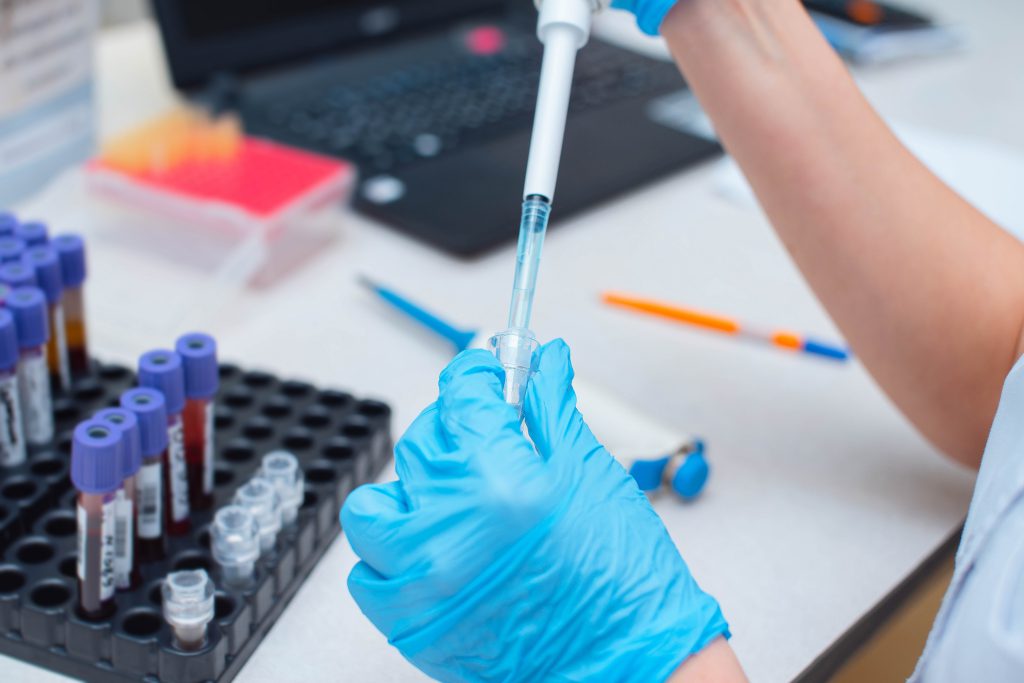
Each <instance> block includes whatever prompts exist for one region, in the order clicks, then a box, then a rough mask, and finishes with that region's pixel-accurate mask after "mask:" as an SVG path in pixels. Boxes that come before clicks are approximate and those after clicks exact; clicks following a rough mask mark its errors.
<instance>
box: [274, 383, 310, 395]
mask: <svg viewBox="0 0 1024 683" xmlns="http://www.w3.org/2000/svg"><path fill="white" fill-rule="evenodd" d="M312 392H313V385H311V384H307V383H306V382H297V381H295V380H288V381H287V382H285V383H283V384H282V385H281V393H282V394H284V395H285V396H290V397H291V398H301V397H303V396H308V395H309V394H311V393H312Z"/></svg>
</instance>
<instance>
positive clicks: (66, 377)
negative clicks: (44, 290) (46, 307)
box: [53, 304, 71, 391]
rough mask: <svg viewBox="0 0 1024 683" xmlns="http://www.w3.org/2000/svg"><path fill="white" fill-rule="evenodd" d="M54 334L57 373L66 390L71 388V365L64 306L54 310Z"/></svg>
mask: <svg viewBox="0 0 1024 683" xmlns="http://www.w3.org/2000/svg"><path fill="white" fill-rule="evenodd" d="M53 327H54V329H53V333H54V334H55V337H56V339H57V342H56V344H57V371H58V372H59V373H60V385H61V387H63V388H64V390H65V391H66V390H68V389H70V388H71V363H70V361H69V360H68V330H67V327H66V326H65V323H64V306H63V305H61V304H57V306H56V308H54V309H53Z"/></svg>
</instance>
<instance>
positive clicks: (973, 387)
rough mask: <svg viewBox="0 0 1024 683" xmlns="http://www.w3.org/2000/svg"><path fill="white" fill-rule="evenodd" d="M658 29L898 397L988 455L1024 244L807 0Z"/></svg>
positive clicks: (772, 213)
mask: <svg viewBox="0 0 1024 683" xmlns="http://www.w3.org/2000/svg"><path fill="white" fill-rule="evenodd" d="M662 31H663V33H664V35H665V37H666V39H667V40H668V43H669V46H670V49H671V50H672V52H673V54H674V56H675V58H676V60H677V61H678V63H679V65H680V67H681V68H682V70H683V72H684V73H685V75H686V77H687V79H688V80H689V82H690V84H691V85H692V87H693V88H694V91H695V92H696V93H697V96H698V97H699V99H700V100H701V102H702V104H703V105H704V107H705V109H706V110H707V112H708V113H709V115H710V116H711V118H712V120H713V121H714V123H715V126H716V129H717V130H718V133H719V135H720V136H721V138H722V141H723V143H724V144H725V146H726V148H727V149H728V150H729V152H730V153H731V154H732V155H733V157H734V158H735V159H736V160H737V162H738V163H739V164H740V166H741V167H742V169H743V171H744V173H745V174H746V176H747V178H748V179H749V180H750V182H751V184H752V186H753V188H754V190H755V192H756V193H757V195H758V198H759V199H760V201H761V204H762V205H763V206H764V208H765V210H766V211H767V213H768V216H769V217H770V219H771V221H772V223H773V225H774V226H775V228H776V230H777V231H778V232H779V234H780V236H781V238H782V240H783V242H784V243H785V245H786V247H787V248H788V250H789V251H790V253H791V254H792V256H793V258H794V259H795V261H796V263H797V264H798V265H799V267H800V268H801V270H802V271H803V272H804V274H805V276H806V277H807V279H808V281H809V282H810V284H811V286H812V287H813V288H814V290H815V292H816V293H817V294H818V296H819V297H820V299H821V300H822V302H823V303H824V304H825V306H826V307H827V308H828V309H829V311H830V312H831V313H832V315H833V317H834V318H835V320H836V322H837V324H838V325H839V326H840V328H841V329H842V330H843V333H844V334H845V335H846V337H847V339H848V340H849V341H850V343H851V345H852V346H853V348H854V350H855V351H856V353H857V354H858V356H859V357H860V358H861V360H862V361H863V362H864V363H865V365H866V366H867V367H868V369H869V370H870V371H871V373H872V374H873V375H874V377H875V378H876V380H877V381H878V382H879V384H880V385H881V386H882V387H883V389H885V391H886V392H887V393H888V394H889V395H890V396H891V397H892V399H893V400H894V401H895V402H896V404H897V405H898V406H899V407H900V408H901V409H902V410H903V412H904V413H905V414H906V415H907V416H908V417H909V418H910V419H911V421H913V422H914V423H915V424H916V425H917V427H918V428H919V429H920V430H921V431H922V432H923V433H924V434H925V436H926V437H928V438H929V439H931V440H932V441H933V442H934V443H935V444H936V445H938V446H939V447H940V448H942V449H943V450H944V451H946V452H947V453H949V454H950V455H951V456H953V457H955V458H957V459H959V460H962V461H964V462H966V463H969V464H972V465H974V466H977V464H978V462H979V460H980V457H981V452H982V448H983V446H984V443H985V439H986V437H987V433H988V428H989V425H990V423H991V420H992V416H993V414H994V412H995V407H996V404H997V401H998V398H999V393H1000V390H1001V386H1002V382H1003V379H1004V377H1005V376H1006V373H1007V372H1008V371H1009V369H1010V367H1011V366H1012V364H1013V363H1014V361H1015V360H1016V358H1017V356H1018V353H1019V346H1020V336H1021V329H1022V323H1024V247H1022V245H1021V244H1020V243H1019V242H1017V241H1016V240H1015V239H1014V238H1012V237H1010V236H1009V235H1007V234H1006V233H1005V232H1003V231H1002V230H1001V229H999V228H998V227H997V226H996V225H994V224H992V223H991V222H990V221H989V220H988V219H987V218H985V217H984V216H983V215H982V214H980V213H979V212H978V211H976V210H975V209H974V208H973V207H971V206H970V205H968V204H967V203H966V202H964V201H963V200H962V199H960V198H959V197H958V196H957V195H956V194H955V193H954V192H953V191H952V190H950V189H949V188H948V187H946V186H945V185H944V184H943V183H942V182H940V181H939V180H938V179H937V178H936V177H935V176H934V175H932V174H931V173H930V172H929V171H928V170H927V169H926V168H925V167H924V166H923V165H922V164H921V163H920V162H919V161H917V159H915V158H914V157H913V156H912V155H911V154H910V153H909V152H908V151H907V150H906V149H905V148H904V147H903V146H902V145H901V144H900V143H899V142H898V141H897V140H896V139H895V138H894V137H893V135H892V133H891V132H890V131H889V130H888V128H887V127H886V126H885V124H884V123H883V122H882V121H881V120H880V118H879V117H878V116H877V115H876V114H875V112H874V111H873V110H872V109H871V107H870V105H869V104H868V103H867V101H866V100H865V99H864V97H863V96H862V95H861V93H860V92H859V91H858V89H857V87H856V85H855V84H854V82H853V80H852V79H851V78H850V76H849V74H848V73H847V72H846V70H845V68H844V67H843V65H842V63H841V62H840V61H839V60H838V58H836V57H835V55H834V54H833V52H832V50H831V49H830V48H829V47H828V45H827V44H826V43H825V41H824V40H823V39H822V38H821V36H820V34H819V33H818V31H817V29H816V28H815V27H814V25H813V24H812V23H811V21H810V20H809V19H808V17H807V15H806V13H805V12H804V10H803V8H802V7H801V6H800V4H799V3H798V2H796V0H685V1H683V2H680V3H679V4H678V5H677V6H676V7H675V8H674V9H673V10H672V12H671V13H670V14H669V16H668V18H667V19H666V21H665V23H664V25H663V27H662Z"/></svg>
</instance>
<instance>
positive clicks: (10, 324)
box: [0, 308, 21, 371]
mask: <svg viewBox="0 0 1024 683" xmlns="http://www.w3.org/2000/svg"><path fill="white" fill-rule="evenodd" d="M20 353H21V351H20V349H19V348H18V331H17V330H16V329H15V327H14V316H13V315H11V312H10V311H8V310H6V309H3V308H0V370H5V371H10V370H11V369H12V368H14V367H15V366H16V365H17V364H18V356H19V355H20Z"/></svg>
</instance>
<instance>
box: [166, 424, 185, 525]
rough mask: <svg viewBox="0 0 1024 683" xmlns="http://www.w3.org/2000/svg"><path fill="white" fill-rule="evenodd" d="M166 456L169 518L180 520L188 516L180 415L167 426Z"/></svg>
mask: <svg viewBox="0 0 1024 683" xmlns="http://www.w3.org/2000/svg"><path fill="white" fill-rule="evenodd" d="M167 458H168V463H169V465H170V467H169V469H170V473H171V481H170V482H168V483H169V485H170V487H171V519H173V520H174V521H175V522H180V521H182V520H183V519H186V518H187V517H188V513H189V505H188V468H187V466H186V463H185V430H184V427H183V424H182V421H181V416H178V417H176V418H175V420H174V422H172V423H171V424H170V426H168V428H167Z"/></svg>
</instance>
